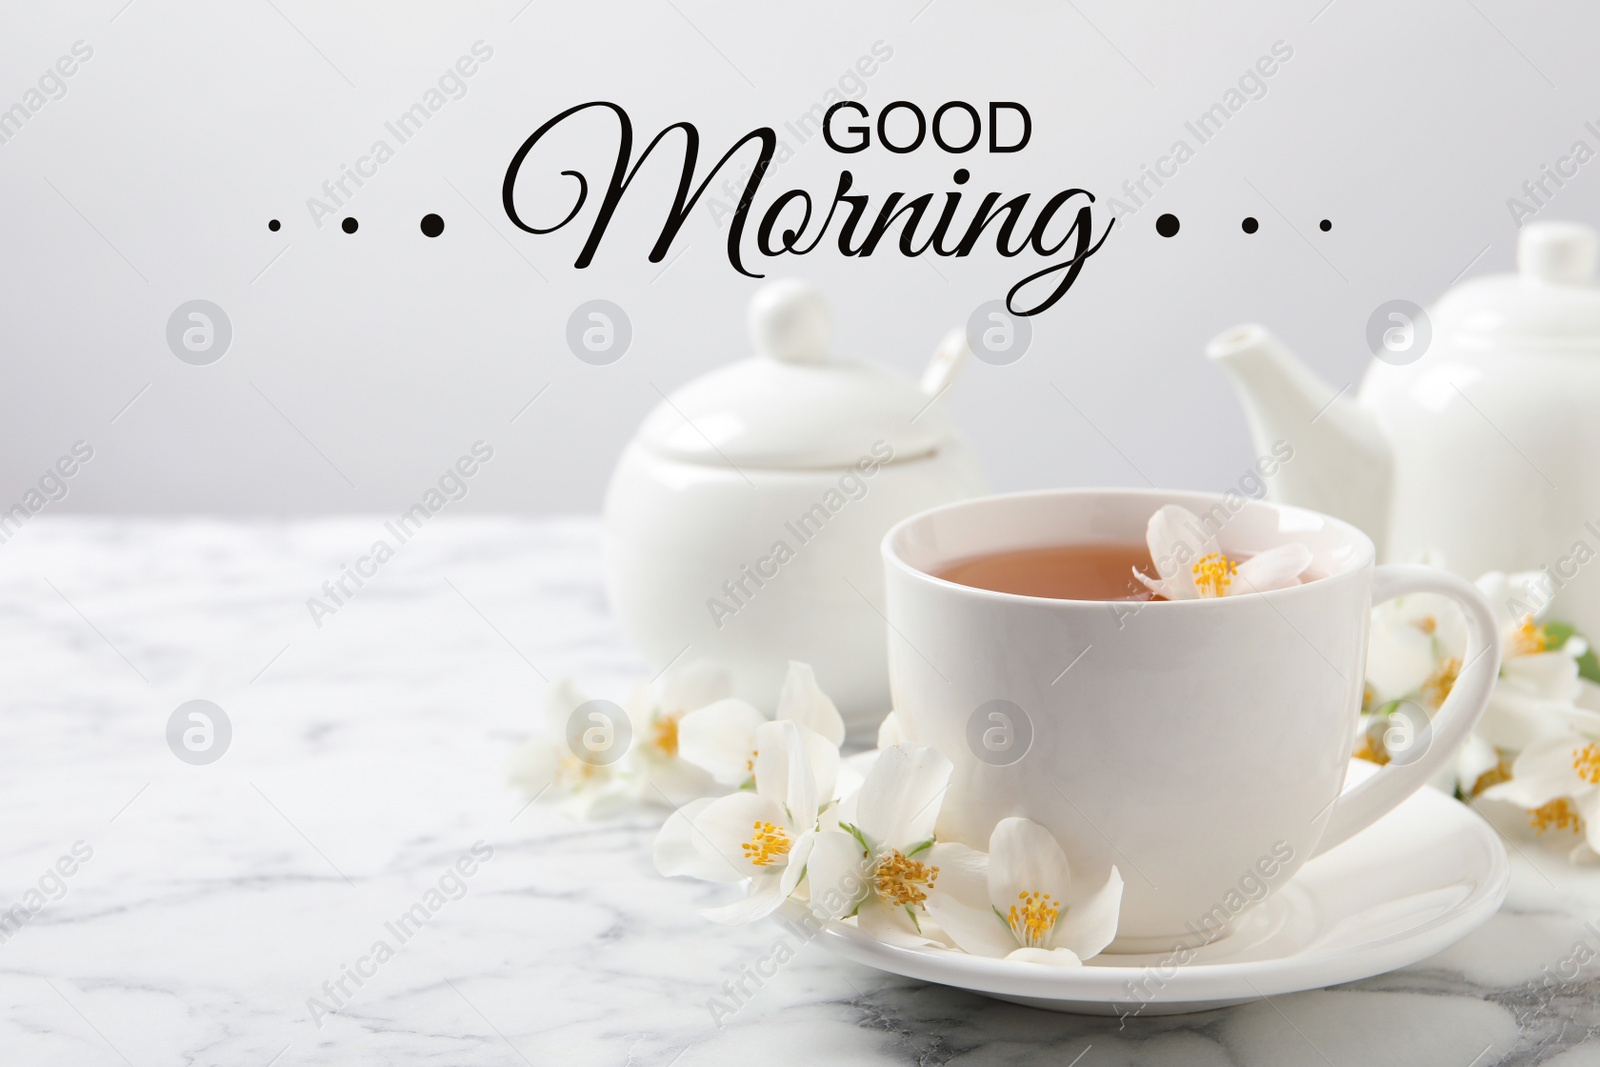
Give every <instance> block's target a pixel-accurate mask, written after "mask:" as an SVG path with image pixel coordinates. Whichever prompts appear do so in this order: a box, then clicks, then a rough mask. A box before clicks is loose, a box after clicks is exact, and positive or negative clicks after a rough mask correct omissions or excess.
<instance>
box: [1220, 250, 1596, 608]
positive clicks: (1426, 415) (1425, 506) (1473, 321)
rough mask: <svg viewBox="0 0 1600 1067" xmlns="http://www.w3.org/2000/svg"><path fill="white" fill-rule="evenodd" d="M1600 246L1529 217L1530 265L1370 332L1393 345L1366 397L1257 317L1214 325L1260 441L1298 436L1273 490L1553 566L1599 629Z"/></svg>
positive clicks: (1442, 546) (1413, 548)
mask: <svg viewBox="0 0 1600 1067" xmlns="http://www.w3.org/2000/svg"><path fill="white" fill-rule="evenodd" d="M1597 249H1600V241H1597V239H1596V233H1595V231H1594V230H1593V229H1592V228H1590V227H1588V226H1583V225H1579V224H1576V223H1565V222H1534V223H1529V224H1528V225H1527V226H1525V227H1523V228H1522V230H1521V232H1519V233H1518V235H1517V273H1515V274H1497V275H1490V276H1487V277H1482V278H1476V279H1473V280H1471V281H1468V282H1465V283H1463V284H1461V285H1459V286H1457V287H1455V288H1454V289H1451V290H1450V291H1449V292H1447V293H1445V294H1444V296H1442V297H1441V298H1440V299H1439V301H1438V302H1437V303H1436V304H1435V305H1434V306H1433V307H1432V308H1431V309H1429V310H1428V312H1427V313H1426V318H1425V319H1422V320H1419V321H1412V317H1410V316H1404V315H1400V316H1397V317H1396V318H1395V319H1394V320H1393V323H1392V325H1390V326H1389V328H1388V329H1386V330H1383V332H1382V333H1380V335H1379V337H1377V338H1375V339H1372V338H1369V343H1370V342H1371V341H1373V340H1376V342H1377V343H1376V345H1375V346H1374V347H1375V350H1376V351H1378V353H1379V357H1380V358H1379V359H1378V360H1377V361H1375V362H1374V363H1373V364H1372V365H1371V366H1370V367H1369V368H1368V370H1367V373H1366V376H1365V378H1364V379H1363V380H1362V383H1361V388H1360V391H1359V393H1358V395H1357V396H1356V398H1355V399H1350V398H1349V397H1347V396H1344V395H1342V392H1343V391H1342V390H1336V389H1334V388H1333V387H1332V386H1329V385H1327V384H1326V383H1324V382H1322V381H1320V380H1319V379H1318V378H1317V377H1316V376H1315V375H1313V374H1312V373H1311V372H1310V371H1308V370H1306V369H1305V367H1304V366H1302V365H1301V364H1300V363H1299V362H1298V361H1297V360H1296V359H1295V358H1294V357H1293V356H1291V355H1290V354H1289V352H1288V349H1286V348H1285V347H1284V346H1283V344H1282V343H1281V342H1279V341H1278V340H1277V339H1276V338H1275V337H1273V336H1272V335H1271V334H1269V333H1268V332H1267V331H1266V330H1264V329H1262V328H1261V327H1259V326H1253V325H1252V326H1240V327H1236V328H1234V329H1232V330H1229V331H1227V332H1225V333H1223V334H1221V335H1220V336H1218V337H1217V338H1215V339H1214V340H1213V341H1212V342H1211V344H1210V345H1209V347H1208V348H1207V354H1208V355H1210V356H1211V358H1212V359H1213V360H1215V361H1217V362H1218V363H1219V364H1221V365H1222V366H1223V367H1224V368H1226V369H1227V370H1228V371H1229V372H1230V373H1231V374H1232V376H1233V380H1234V384H1235V385H1236V386H1237V387H1238V390H1239V394H1240V397H1241V398H1242V399H1243V401H1244V407H1245V414H1246V417H1247V418H1248V420H1249V423H1250V428H1251V433H1252V435H1253V436H1254V438H1255V444H1256V448H1257V449H1258V450H1259V451H1263V452H1265V451H1268V450H1271V449H1272V447H1273V445H1274V443H1276V442H1278V441H1283V442H1286V443H1287V444H1288V445H1289V446H1290V447H1292V448H1293V450H1294V452H1293V456H1292V458H1291V459H1289V460H1288V461H1287V462H1285V463H1283V464H1282V468H1281V470H1280V472H1279V473H1278V474H1277V476H1276V477H1275V478H1274V479H1273V480H1272V484H1271V487H1270V489H1269V493H1270V494H1271V495H1272V496H1273V497H1274V498H1276V499H1279V500H1282V501H1285V502H1287V503H1291V504H1302V505H1305V506H1307V507H1312V508H1316V509H1318V510H1320V511H1326V512H1329V513H1331V514H1333V515H1337V516H1339V517H1341V518H1345V519H1348V520H1350V521H1351V522H1354V523H1355V524H1356V525H1358V526H1361V527H1362V528H1363V529H1365V530H1366V532H1367V533H1368V534H1370V535H1371V536H1372V537H1373V539H1374V540H1375V541H1377V542H1378V545H1379V548H1380V551H1381V553H1382V554H1383V556H1385V557H1386V558H1388V559H1391V560H1408V559H1414V558H1417V557H1418V556H1419V555H1420V554H1421V553H1423V552H1424V551H1426V550H1429V549H1433V550H1437V551H1438V552H1439V553H1440V554H1441V555H1442V557H1443V560H1444V562H1445V564H1446V565H1448V566H1449V567H1450V568H1451V569H1453V570H1455V571H1457V572H1459V573H1460V574H1462V575H1465V576H1467V577H1476V576H1477V575H1479V574H1481V573H1483V572H1486V571H1490V570H1499V571H1520V570H1541V569H1544V570H1546V571H1547V572H1548V573H1549V575H1550V578H1551V581H1550V582H1549V584H1548V589H1549V590H1553V591H1554V607H1553V609H1552V610H1553V612H1554V613H1555V615H1556V616H1557V617H1560V618H1564V619H1566V620H1568V621H1571V622H1573V623H1574V624H1576V625H1577V627H1578V629H1579V630H1580V631H1581V632H1584V633H1587V634H1588V635H1589V636H1590V637H1591V638H1600V563H1591V562H1590V561H1591V560H1594V559H1596V558H1600V285H1596V281H1595V268H1596V256H1597ZM1381 327H1382V323H1379V324H1378V325H1377V326H1375V327H1373V329H1374V330H1378V329H1379V328H1381ZM1424 331H1428V332H1431V335H1432V336H1431V342H1429V341H1428V340H1427V338H1426V337H1425V336H1424ZM1543 606H1544V605H1543V604H1533V603H1529V604H1526V605H1524V606H1523V608H1522V609H1520V610H1527V609H1533V610H1537V609H1539V608H1541V607H1543ZM1495 607H1496V608H1502V609H1503V608H1505V607H1507V605H1499V604H1497V605H1495ZM1515 613H1516V609H1514V610H1513V614H1515Z"/></svg>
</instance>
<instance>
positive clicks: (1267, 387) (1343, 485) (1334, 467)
mask: <svg viewBox="0 0 1600 1067" xmlns="http://www.w3.org/2000/svg"><path fill="white" fill-rule="evenodd" d="M1206 355H1207V356H1209V357H1210V358H1211V359H1212V360H1213V361H1214V362H1216V363H1217V364H1218V365H1219V366H1221V367H1222V368H1223V369H1224V370H1226V371H1227V372H1228V374H1229V376H1230V377H1231V378H1232V379H1233V385H1234V388H1235V389H1236V390H1238V393H1239V399H1240V400H1241V401H1242V402H1243V404H1244V413H1245V419H1246V421H1247V422H1248V424H1249V427H1250V436H1251V438H1252V440H1253V441H1254V443H1255V449H1256V452H1257V453H1258V454H1260V455H1268V454H1277V455H1279V456H1280V457H1281V456H1282V455H1283V453H1284V452H1285V451H1288V452H1289V457H1288V458H1287V459H1285V460H1284V461H1283V463H1282V465H1281V466H1280V467H1279V469H1278V472H1277V473H1276V475H1274V476H1273V477H1272V478H1270V479H1268V488H1267V495H1268V497H1269V498H1270V499H1272V500H1276V501H1278V502H1280V503H1284V504H1294V505H1297V506H1300V507H1306V508H1312V509H1314V510H1317V511H1322V512H1326V513H1327V514H1329V515H1332V516H1334V517H1335V518H1340V519H1344V520H1345V521H1346V522H1349V523H1353V524H1354V525H1356V526H1359V527H1360V528H1361V529H1362V530H1364V531H1365V532H1366V533H1367V535H1368V536H1370V537H1371V538H1372V540H1373V542H1374V543H1375V544H1376V545H1377V546H1378V554H1379V558H1380V559H1381V558H1383V553H1384V537H1385V535H1386V534H1387V532H1388V522H1389V503H1390V493H1391V491H1392V486H1393V483H1394V457H1393V455H1392V453H1391V450H1390V445H1389V441H1388V438H1387V436H1386V435H1385V434H1384V431H1383V427H1382V426H1381V425H1380V424H1379V423H1378V421H1377V419H1376V418H1375V417H1373V415H1372V414H1371V413H1370V412H1368V411H1366V410H1365V409H1363V408H1362V407H1361V406H1360V405H1358V404H1357V403H1356V402H1355V400H1353V399H1352V398H1350V397H1348V396H1346V395H1344V392H1343V391H1342V390H1335V389H1334V388H1333V387H1332V386H1330V385H1328V384H1327V383H1326V382H1324V381H1323V380H1322V379H1320V378H1318V377H1317V376H1316V375H1315V374H1313V373H1312V372H1311V371H1310V370H1309V369H1307V368H1306V366H1305V365H1304V364H1302V363H1301V362H1300V361H1299V360H1298V359H1296V358H1295V356H1294V355H1293V354H1292V353H1290V351H1289V350H1288V348H1286V347H1285V346H1284V344H1283V342H1282V341H1280V340H1278V339H1277V338H1276V337H1275V336H1273V335H1272V334H1271V333H1270V332H1269V331H1268V330H1267V329H1266V328H1265V327H1262V326H1257V325H1254V324H1247V325H1243V326H1235V327H1234V328H1233V329H1231V330H1226V331H1224V332H1223V333H1221V334H1218V335H1217V336H1216V337H1214V338H1212V340H1211V342H1210V343H1209V344H1208V345H1206ZM1279 442H1282V444H1279ZM1285 445H1286V446H1287V449H1286V448H1285V447H1284V446H1285Z"/></svg>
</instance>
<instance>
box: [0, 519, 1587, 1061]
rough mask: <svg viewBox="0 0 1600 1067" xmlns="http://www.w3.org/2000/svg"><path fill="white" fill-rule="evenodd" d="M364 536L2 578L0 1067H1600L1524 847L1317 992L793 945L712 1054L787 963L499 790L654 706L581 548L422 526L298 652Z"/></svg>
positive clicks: (373, 522)
mask: <svg viewBox="0 0 1600 1067" xmlns="http://www.w3.org/2000/svg"><path fill="white" fill-rule="evenodd" d="M382 523H383V519H382V518H381V517H369V518H351V519H340V520H326V521H306V522H288V523H284V522H267V521H260V522H217V521H209V520H182V521H179V520H126V519H122V520H110V519H76V518H59V517H53V516H44V517H41V518H40V519H38V520H37V521H35V522H33V523H30V524H29V525H28V526H27V527H26V528H25V529H24V530H22V531H21V532H20V533H19V534H18V535H17V536H16V537H14V538H12V539H11V540H10V541H9V542H8V543H7V544H5V545H3V546H0V636H3V641H4V644H3V648H4V650H5V655H4V657H3V663H4V667H3V671H4V675H3V678H4V684H3V685H0V701H3V702H4V712H3V714H0V826H3V827H4V832H3V833H0V912H5V911H6V910H7V909H12V908H21V909H22V911H12V912H10V915H11V919H10V920H6V919H5V918H4V917H3V916H0V996H3V997H4V1001H5V1004H6V1006H7V1010H6V1011H5V1013H4V1017H3V1019H0V1062H4V1063H6V1064H11V1063H17V1064H72V1065H91V1067H92V1065H98V1064H108V1065H110V1064H133V1065H137V1067H144V1065H147V1064H148V1065H155V1064H226V1065H229V1067H234V1065H250V1064H259V1065H267V1064H277V1065H280V1067H290V1065H297V1064H341V1065H343V1064H352V1063H386V1064H448V1065H453V1067H455V1065H477V1064H484V1065H488V1064H515V1063H532V1064H540V1065H543V1064H606V1063H609V1064H630V1065H632V1064H636V1065H641V1067H643V1065H651V1064H656V1065H668V1064H679V1065H682V1067H692V1065H696V1064H766V1063H818V1064H824V1063H825V1064H880V1063H881V1064H953V1063H972V1064H991V1063H994V1064H999V1063H1005V1064H1033V1063H1039V1064H1044V1063H1049V1064H1062V1065H1066V1064H1081V1065H1083V1067H1099V1065H1110V1064H1122V1063H1140V1064H1182V1065H1186V1067H1188V1065H1206V1064H1233V1065H1257V1064H1260V1065H1269V1064H1272V1065H1276V1064H1336V1065H1340V1067H1342V1065H1344V1064H1350V1065H1366V1064H1387V1063H1395V1064H1406V1065H1412V1067H1416V1065H1431V1064H1437V1065H1440V1067H1469V1065H1471V1067H1487V1065H1489V1064H1500V1063H1506V1064H1513V1063H1515V1064H1521V1063H1556V1064H1562V1065H1564V1067H1578V1065H1583V1064H1600V869H1597V868H1593V867H1590V868H1571V867H1569V866H1568V865H1567V864H1566V862H1565V860H1564V859H1562V858H1561V857H1559V856H1557V855H1554V854H1547V853H1545V852H1544V851H1543V850H1541V849H1540V848H1538V847H1537V846H1536V845H1532V844H1530V843H1528V842H1525V841H1521V840H1520V839H1518V841H1517V847H1516V850H1515V851H1513V854H1512V859H1513V863H1514V868H1515V870H1514V875H1513V882H1512V889H1511V896H1510V899H1509V900H1508V902H1507V904H1506V906H1505V908H1504V909H1503V910H1502V912H1501V913H1500V914H1499V915H1498V916H1496V917H1495V918H1494V919H1493V920H1491V921H1490V922H1489V923H1488V924H1487V925H1486V926H1485V927H1483V928H1482V929H1481V930H1479V931H1478V932H1476V933H1475V934H1473V935H1472V936H1470V937H1469V938H1467V940H1465V941H1464V942H1462V943H1461V944H1459V945H1457V946H1455V947H1453V948H1451V949H1449V950H1447V951H1446V952H1443V953H1441V954H1440V955H1438V956H1436V957H1434V958H1433V959H1431V960H1427V961H1425V962H1423V963H1421V964H1418V965H1416V966H1414V967H1410V968H1407V969H1405V970H1403V971H1399V972H1396V973H1393V974H1388V975H1383V976H1380V977H1377V978H1373V979H1370V980H1367V981H1362V982H1356V983H1352V984H1350V985H1346V986H1341V987H1338V988H1335V989H1330V990H1325V991H1318V992H1311V993H1303V994H1298V995H1294V996H1285V997H1277V998H1274V999H1273V1000H1271V1001H1270V1002H1266V1003H1257V1004H1252V1005H1246V1006H1243V1007H1238V1008H1232V1009H1225V1010H1221V1011H1215V1012H1210V1013H1206V1014H1202V1015H1192V1016H1176V1017H1149V1018H1142V1019H1136V1020H1129V1021H1128V1022H1127V1023H1126V1025H1122V1024H1119V1022H1118V1020H1116V1019H1099V1018H1094V1019H1090V1018H1076V1017H1072V1016H1063V1015H1055V1014H1050V1013H1045V1012H1038V1011H1033V1010H1030V1009H1027V1008H1022V1007H1016V1006H1013V1005H1009V1004H1004V1003H1000V1002H997V1001H991V1000H987V999H984V998H982V997H978V996H975V995H971V994H968V993H963V992H960V991H956V990H950V989H944V988H940V987H936V986H929V985H925V984H922V983H919V982H914V981H910V980H907V979H901V978H897V977H892V976H888V975H884V974H880V973H878V972H875V971H871V970H868V969H866V968H862V967H859V966H856V965H853V964H848V963H844V962H841V961H838V960H836V959H833V958H830V957H828V956H827V955H825V954H824V953H823V952H822V950H821V949H819V948H817V947H815V946H801V947H800V948H799V950H798V952H797V953H796V954H795V955H794V958H793V959H791V960H788V961H787V962H785V963H783V965H782V966H780V967H779V968H778V969H777V973H776V974H775V975H773V976H772V977H771V978H769V979H762V980H761V981H760V983H759V984H758V985H752V984H751V982H750V981H749V979H745V982H744V984H745V987H746V990H747V993H746V994H741V995H740V997H739V998H738V1001H737V1003H736V1004H734V1010H732V1011H731V1013H728V1012H720V1013H718V1016H717V1018H716V1019H714V1018H713V1013H712V1011H711V1010H710V1009H709V1008H708V1004H709V1003H710V1002H711V1001H712V998H719V999H720V1000H721V1001H722V1002H723V1003H724V1004H725V1005H726V1004H728V1003H730V1001H729V999H728V998H729V994H728V992H727V990H728V988H729V987H730V985H732V984H736V983H737V982H738V981H739V980H740V976H741V975H742V974H746V973H748V968H749V967H750V965H751V964H753V963H754V962H755V961H757V960H759V959H763V958H766V957H768V956H770V955H771V953H772V946H773V944H774V942H775V941H776V940H777V939H778V938H779V936H780V935H781V931H779V930H778V929H777V928H776V927H774V926H770V925H764V924H763V925H758V926H754V927H748V928H739V929H725V928H719V927H713V926H711V925H709V924H707V923H706V922H704V921H703V920H702V919H700V918H699V917H698V916H697V914H696V909H697V908H698V907H700V906H704V905H706V904H708V903H711V902H712V901H713V900H714V899H716V894H717V892H718V890H717V888H716V887H708V886H702V885H697V884H691V883H688V882H682V881H669V880H666V879H662V878H660V877H658V876H657V875H656V874H655V872H654V870H653V868H652V866H651V863H650V859H649V844H650V840H651V837H652V835H653V833H654V829H655V825H656V819H657V815H656V814H655V813H653V812H637V813H633V814H630V815H628V816H625V817H623V818H621V819H619V820H617V821H614V822H608V823H603V824H597V825H584V824H575V823H572V822H570V821H567V820H566V819H565V818H564V817H563V816H561V815H559V814H557V813H556V812H554V811H552V810H550V809H548V808H546V807H543V806H533V807H525V806H524V804H523V801H522V800H521V799H520V798H519V797H517V796H516V795H514V794H512V793H511V792H509V791H508V790H507V789H506V787H505V785H504V773H503V772H504V766H505V762H506V759H507V756H508V754H509V751H510V749H511V747H512V745H513V744H514V743H515V742H516V740H518V739H519V738H521V737H523V736H525V735H526V734H527V733H528V732H529V730H530V729H532V727H533V723H534V718H535V709H536V707H537V701H538V699H539V697H540V695H541V693H542V691H543V688H544V685H545V682H546V679H552V678H555V677H557V676H559V675H564V674H565V675H572V676H574V677H575V678H577V679H578V681H579V682H580V683H581V684H582V685H583V686H584V687H586V688H587V689H589V690H590V691H591V692H595V693H603V694H608V695H609V694H613V693H615V694H618V695H620V694H621V693H623V692H625V691H626V687H627V686H628V685H630V684H631V683H633V682H634V681H636V680H638V679H640V678H642V677H644V676H646V674H647V668H646V666H645V665H644V664H642V663H640V662H638V660H637V659H636V658H635V657H634V656H633V655H632V654H631V653H630V652H629V650H628V649H627V648H626V647H625V645H624V644H623V643H622V640H621V638H620V636H619V634H618V633H617V630H616V627H615V625H614V624H613V622H612V620H611V619H610V618H609V617H608V615H607V614H606V610H605V603H604V598H603V596H602V595H601V592H600V581H599V556H598V526H597V524H596V523H595V522H594V521H592V520H589V519H572V520H560V521H542V522H532V521H517V520H509V519H471V518H455V517H441V518H440V519H439V520H437V521H436V522H434V523H431V524H429V525H428V526H427V527H426V529H424V530H423V531H421V532H420V533H419V534H418V535H417V536H416V537H415V539H414V540H412V541H410V542H408V543H407V544H405V545H404V546H402V548H401V550H400V551H399V553H398V554H397V555H396V556H395V557H394V558H393V559H391V560H389V561H387V562H386V563H385V564H384V565H383V566H382V567H381V569H380V570H379V572H378V573H377V574H376V575H375V576H373V577H372V578H370V579H366V581H365V584H364V585H363V586H362V587H361V588H359V589H356V590H355V591H354V595H353V596H350V597H348V598H347V599H345V600H344V602H343V603H342V604H341V605H339V606H338V608H337V610H336V611H335V612H334V613H332V614H331V615H326V616H324V617H322V618H321V620H320V621H321V625H320V626H318V625H317V622H316V621H314V620H313V618H312V615H311V613H310V611H309V610H308V608H307V604H306V601H307V599H308V598H310V597H313V596H320V595H321V590H322V586H323V583H324V582H325V581H328V580H330V579H332V578H335V577H337V576H338V575H339V574H340V573H341V569H342V567H343V565H344V564H345V563H347V562H349V561H351V560H352V559H354V558H355V557H356V556H358V555H360V554H361V553H362V552H363V551H365V549H366V548H367V546H369V545H370V544H371V542H372V541H373V540H374V539H376V538H377V537H379V536H381V534H382ZM196 698H201V699H206V700H210V701H214V702H215V703H216V704H217V705H219V706H220V707H222V708H223V709H224V711H225V712H226V713H227V715H228V718H229V721H230V723H231V726H232V730H233V736H232V740H231V742H230V746H229V748H228V751H227V752H226V754H225V755H224V756H223V757H222V758H221V759H220V760H218V761H217V762H215V763H212V764H210V765H205V766H191V765H189V764H187V763H185V762H182V761H180V760H179V759H178V758H176V757H175V756H174V754H173V752H172V751H171V750H169V748H168V745H167V740H166V732H167V720H168V717H169V716H170V715H171V713H172V711H173V709H175V708H176V707H177V706H178V705H179V704H181V703H183V702H184V701H187V700H191V699H196ZM75 846H76V848H77V854H76V855H77V856H81V854H82V853H84V852H85V851H87V852H88V853H89V855H88V857H87V858H84V859H78V858H76V857H75V853H74V848H75ZM63 857H66V858H68V859H69V860H71V861H72V862H70V863H61V861H62V858H63ZM464 858H470V859H471V862H465V860H464ZM58 863H60V866H58ZM67 867H71V869H72V873H71V874H62V873H61V871H63V870H64V869H66V868H67ZM468 867H470V868H471V873H470V874H466V873H464V871H465V869H466V868H468ZM30 894H31V895H30ZM34 902H38V904H39V906H38V908H37V909H36V910H35V909H34V908H33V906H32V905H33V903H34ZM19 916H21V917H22V918H23V919H25V921H18V917H19ZM1588 923H1592V924H1593V925H1592V926H1586V925H1585V924H1588ZM380 944H381V945H383V946H384V948H382V949H380V948H379V947H378V946H379V945H380Z"/></svg>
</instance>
